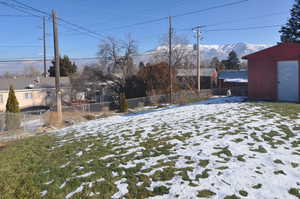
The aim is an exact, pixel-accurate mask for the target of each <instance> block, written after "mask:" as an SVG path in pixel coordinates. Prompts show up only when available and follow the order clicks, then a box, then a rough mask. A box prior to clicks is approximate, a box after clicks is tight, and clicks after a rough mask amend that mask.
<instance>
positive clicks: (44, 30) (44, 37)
mask: <svg viewBox="0 0 300 199" xmlns="http://www.w3.org/2000/svg"><path fill="white" fill-rule="evenodd" d="M43 42H44V77H45V78H46V77H47V55H46V53H47V51H46V17H43Z"/></svg>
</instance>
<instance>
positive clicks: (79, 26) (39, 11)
mask: <svg viewBox="0 0 300 199" xmlns="http://www.w3.org/2000/svg"><path fill="white" fill-rule="evenodd" d="M10 1H12V2H15V3H17V4H19V5H21V6H23V7H24V8H27V9H30V10H33V11H35V12H38V13H41V14H43V15H46V16H48V17H51V14H50V13H48V12H45V11H43V10H40V9H37V8H34V7H32V6H29V5H27V4H25V3H22V2H20V1H17V0H10ZM57 19H58V20H59V21H61V22H63V23H64V24H67V25H70V26H73V27H75V28H76V29H73V30H75V31H79V32H80V33H83V32H81V31H80V30H83V31H85V32H86V33H88V35H89V36H92V37H93V35H94V38H97V37H95V36H100V37H104V35H102V34H100V33H97V32H95V31H92V30H89V29H88V28H85V27H83V26H81V25H77V24H75V23H72V22H69V21H67V20H65V19H63V18H61V17H57ZM60 25H61V24H60ZM77 29H78V30H77Z"/></svg>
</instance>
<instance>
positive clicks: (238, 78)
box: [219, 71, 248, 83]
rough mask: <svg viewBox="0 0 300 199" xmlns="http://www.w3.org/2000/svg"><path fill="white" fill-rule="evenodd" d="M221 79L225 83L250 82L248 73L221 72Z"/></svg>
mask: <svg viewBox="0 0 300 199" xmlns="http://www.w3.org/2000/svg"><path fill="white" fill-rule="evenodd" d="M219 79H222V80H224V82H238V83H246V82H248V71H225V72H221V73H219Z"/></svg>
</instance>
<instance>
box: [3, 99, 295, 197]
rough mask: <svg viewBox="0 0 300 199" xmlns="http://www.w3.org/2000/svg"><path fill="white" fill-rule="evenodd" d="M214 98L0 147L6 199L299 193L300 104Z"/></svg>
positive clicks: (102, 121)
mask: <svg viewBox="0 0 300 199" xmlns="http://www.w3.org/2000/svg"><path fill="white" fill-rule="evenodd" d="M243 100H244V99H243V98H238V97H231V98H224V99H213V100H209V101H206V102H202V103H195V104H192V105H187V106H179V107H176V106H174V107H168V108H162V109H157V110H153V111H145V112H141V113H137V114H129V115H123V116H113V117H110V118H106V119H101V120H97V121H91V122H87V123H82V124H80V125H77V126H74V127H70V128H66V129H63V130H60V131H57V132H52V133H49V134H48V135H44V136H38V137H34V138H29V139H26V140H23V141H19V142H17V143H15V144H12V145H10V146H8V147H6V148H3V149H1V150H0V198H22V199H23V198H103V199H108V198H115V199H118V198H129V199H131V198H132V199H133V198H165V199H169V198H172V199H173V198H184V199H185V198H218V199H219V198H222V199H223V198H225V199H235V198H300V114H299V113H300V105H297V104H282V103H250V102H242V101H243Z"/></svg>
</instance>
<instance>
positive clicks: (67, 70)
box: [48, 55, 77, 77]
mask: <svg viewBox="0 0 300 199" xmlns="http://www.w3.org/2000/svg"><path fill="white" fill-rule="evenodd" d="M59 63H60V76H61V77H66V76H69V75H71V74H73V73H76V71H77V66H76V64H75V62H71V60H70V58H69V57H68V56H66V55H65V56H64V57H63V58H61V57H60V58H59ZM48 72H49V74H50V77H55V61H52V66H51V67H50V68H49V70H48Z"/></svg>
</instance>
